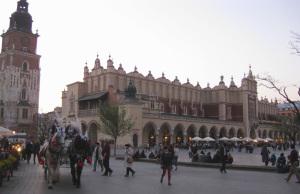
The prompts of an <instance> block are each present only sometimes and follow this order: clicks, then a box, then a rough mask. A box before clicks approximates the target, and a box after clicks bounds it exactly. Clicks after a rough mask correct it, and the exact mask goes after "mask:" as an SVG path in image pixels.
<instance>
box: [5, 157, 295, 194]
mask: <svg viewBox="0 0 300 194" xmlns="http://www.w3.org/2000/svg"><path fill="white" fill-rule="evenodd" d="M111 166H112V169H113V170H114V172H113V174H112V176H111V177H103V176H101V173H100V172H99V171H98V172H92V169H91V167H90V166H85V168H84V171H83V175H82V187H81V188H80V189H77V188H75V187H74V186H73V185H72V183H71V176H70V172H69V171H70V169H69V168H62V169H61V181H60V182H59V183H58V184H56V185H55V186H54V189H53V190H48V189H47V185H46V181H45V180H44V177H43V169H42V168H41V167H40V166H38V165H33V164H29V165H27V164H25V163H22V165H21V167H20V169H19V171H17V172H16V173H15V177H14V178H12V180H11V181H10V182H4V185H3V187H2V188H0V193H1V194H50V193H51V194H53V193H55V194H68V193H72V194H77V193H84V194H97V193H111V194H119V193H122V194H127V193H128V194H153V193H164V194H168V193H170V194H171V193H172V194H183V193H188V194H199V193H205V194H216V193H222V194H227V193H228V194H229V193H230V194H232V193H242V194H253V193H257V194H296V193H297V194H298V193H299V188H300V184H297V183H295V178H294V179H292V180H291V182H290V183H286V182H285V181H284V177H286V174H284V175H283V174H277V173H266V172H250V171H238V170H229V171H228V173H227V174H221V173H220V172H219V170H218V169H209V168H194V167H179V168H178V171H176V172H174V171H173V174H172V186H168V185H167V184H166V179H165V180H164V181H165V182H164V183H163V184H160V182H159V178H160V174H161V171H160V168H159V165H157V164H151V163H140V162H136V163H134V168H135V169H136V172H137V173H136V175H135V176H134V177H128V178H125V177H124V173H125V170H124V165H123V161H120V160H115V159H112V160H111Z"/></svg>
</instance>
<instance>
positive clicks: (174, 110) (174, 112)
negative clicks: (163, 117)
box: [172, 104, 177, 114]
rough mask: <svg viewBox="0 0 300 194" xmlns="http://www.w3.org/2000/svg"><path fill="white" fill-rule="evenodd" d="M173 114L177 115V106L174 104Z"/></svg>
mask: <svg viewBox="0 0 300 194" xmlns="http://www.w3.org/2000/svg"><path fill="white" fill-rule="evenodd" d="M172 113H173V114H176V113H177V110H176V104H172Z"/></svg>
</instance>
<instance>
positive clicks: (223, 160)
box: [219, 142, 227, 173]
mask: <svg viewBox="0 0 300 194" xmlns="http://www.w3.org/2000/svg"><path fill="white" fill-rule="evenodd" d="M219 154H220V160H221V163H222V165H221V168H220V172H221V173H223V172H224V173H227V171H226V160H227V150H226V149H225V146H224V144H223V143H222V142H221V144H220V146H219Z"/></svg>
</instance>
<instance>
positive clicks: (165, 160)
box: [160, 146, 173, 185]
mask: <svg viewBox="0 0 300 194" xmlns="http://www.w3.org/2000/svg"><path fill="white" fill-rule="evenodd" d="M172 161H173V153H172V150H170V148H168V147H167V146H165V147H164V149H163V151H162V154H161V156H160V163H161V169H162V170H163V172H162V175H161V178H160V183H162V182H163V179H164V176H165V175H166V172H167V173H168V185H171V170H172Z"/></svg>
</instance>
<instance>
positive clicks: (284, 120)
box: [257, 75, 300, 142]
mask: <svg viewBox="0 0 300 194" xmlns="http://www.w3.org/2000/svg"><path fill="white" fill-rule="evenodd" d="M257 80H258V81H259V85H261V86H263V87H266V88H268V89H271V90H274V91H276V92H277V93H278V94H279V95H280V96H281V97H282V98H283V100H284V101H285V102H287V103H289V104H290V105H291V108H292V111H293V112H294V114H295V115H294V116H292V117H284V116H281V117H280V120H281V127H280V128H281V130H282V131H284V132H285V133H286V134H287V135H288V136H289V137H290V139H291V140H293V141H294V142H295V141H296V134H297V133H299V132H300V110H299V107H298V106H297V101H295V100H292V99H291V98H290V97H289V94H288V93H287V86H280V84H279V83H278V81H276V80H275V79H274V78H273V77H272V76H270V75H266V76H265V77H260V76H257ZM298 95H299V96H300V88H299V90H298Z"/></svg>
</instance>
